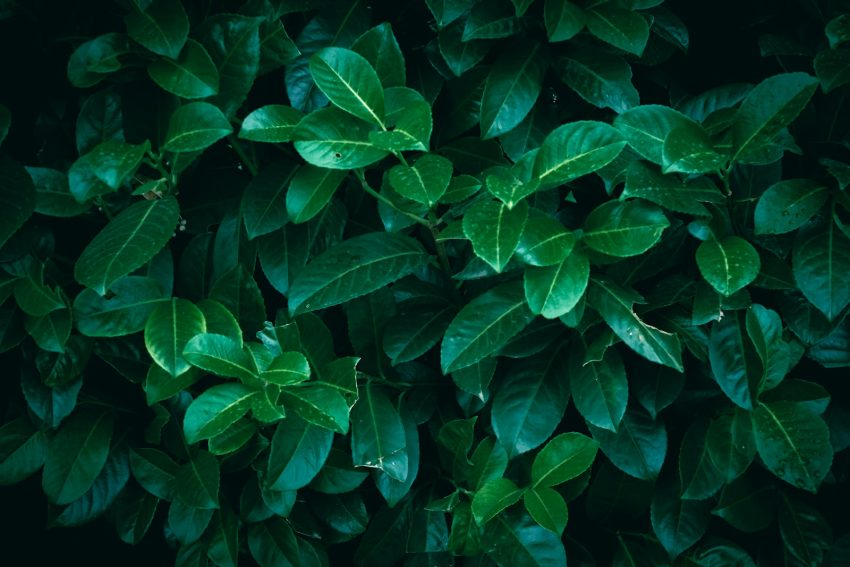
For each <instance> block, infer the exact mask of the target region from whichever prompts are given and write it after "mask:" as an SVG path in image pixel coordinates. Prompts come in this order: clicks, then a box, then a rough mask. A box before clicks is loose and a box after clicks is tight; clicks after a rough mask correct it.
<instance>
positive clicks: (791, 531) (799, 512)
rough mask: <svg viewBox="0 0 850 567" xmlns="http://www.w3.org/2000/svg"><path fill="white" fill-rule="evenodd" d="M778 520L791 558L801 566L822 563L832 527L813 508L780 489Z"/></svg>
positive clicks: (828, 544)
mask: <svg viewBox="0 0 850 567" xmlns="http://www.w3.org/2000/svg"><path fill="white" fill-rule="evenodd" d="M778 523H779V533H780V534H781V535H782V541H783V542H784V543H785V549H786V550H787V552H788V554H789V555H791V557H793V558H796V559H798V560H799V561H800V563H802V564H804V565H805V564H807V563H808V564H809V565H824V564H825V563H824V554H825V552H826V550H827V548H829V547H830V544H831V542H832V528H831V526H830V525H829V523H828V521H827V519H826V518H824V517H823V515H822V514H821V513H820V512H819V511H818V510H817V508H814V507H812V506H810V505H809V504H806V503H805V502H804V501H802V500H801V499H799V498H797V497H794V496H792V495H790V494H786V493H784V492H783V493H782V504H781V506H780V508H779V522H778ZM833 549H834V547H833ZM830 555H831V554H830Z"/></svg>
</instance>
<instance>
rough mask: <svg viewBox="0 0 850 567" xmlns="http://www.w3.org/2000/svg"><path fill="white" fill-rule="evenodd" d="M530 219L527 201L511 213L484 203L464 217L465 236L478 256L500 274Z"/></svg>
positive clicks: (510, 210) (470, 210)
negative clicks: (527, 220)
mask: <svg viewBox="0 0 850 567" xmlns="http://www.w3.org/2000/svg"><path fill="white" fill-rule="evenodd" d="M527 218H528V204H526V203H525V201H522V202H520V203H519V204H517V205H516V206H515V207H514V208H513V209H511V208H509V207H508V205H506V204H504V203H499V202H496V201H491V200H482V201H478V202H477V203H476V204H475V205H473V206H472V207H470V208H469V209H468V210H467V211H466V214H465V215H464V216H463V233H464V235H465V236H466V237H467V238H468V239H469V240H470V241H472V249H473V250H474V251H475V254H476V255H477V256H478V257H479V258H481V259H482V260H484V261H485V262H487V264H489V265H490V266H491V267H492V268H493V269H494V270H496V271H497V272H501V271H502V269H503V268H504V267H505V266H506V265H507V263H508V261H509V260H510V259H511V256H512V255H513V253H514V250H516V247H517V245H519V239H520V237H521V236H522V231H523V228H525V222H526V219H527Z"/></svg>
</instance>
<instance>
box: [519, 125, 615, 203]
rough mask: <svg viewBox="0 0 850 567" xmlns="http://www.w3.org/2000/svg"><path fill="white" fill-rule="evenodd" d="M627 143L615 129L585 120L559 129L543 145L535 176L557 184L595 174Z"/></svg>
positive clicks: (550, 184) (543, 182)
mask: <svg viewBox="0 0 850 567" xmlns="http://www.w3.org/2000/svg"><path fill="white" fill-rule="evenodd" d="M625 145H626V142H625V140H623V138H622V137H621V136H620V134H619V132H617V131H616V130H615V129H614V128H612V127H611V126H609V125H608V124H604V123H602V122H594V121H590V120H584V121H579V122H572V123H569V124H564V125H563V126H559V127H558V128H555V129H554V130H553V131H552V132H551V133H550V134H549V135H548V136H546V139H545V140H544V141H543V144H542V145H541V146H540V151H539V152H538V154H537V157H536V159H535V160H534V176H535V177H536V178H537V179H538V180H539V181H540V185H541V186H542V187H553V186H556V185H561V184H563V183H566V182H567V181H572V180H573V179H576V178H578V177H581V176H583V175H587V174H588V173H593V172H594V171H597V170H599V169H601V168H602V167H604V166H606V165H608V164H609V163H611V162H612V161H614V159H615V158H616V157H617V156H618V155H620V152H621V151H623V148H624V147H625Z"/></svg>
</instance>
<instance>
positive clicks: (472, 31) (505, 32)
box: [461, 2, 524, 42]
mask: <svg viewBox="0 0 850 567" xmlns="http://www.w3.org/2000/svg"><path fill="white" fill-rule="evenodd" d="M514 13H515V12H514V10H512V9H511V7H510V5H509V4H508V3H507V2H489V3H486V4H481V3H478V4H476V5H474V6H473V7H472V9H470V11H469V16H467V18H466V22H465V23H464V26H463V36H461V39H462V40H463V41H465V42H468V41H472V40H475V39H500V38H504V37H510V36H512V35H515V34H517V33H519V32H520V31H522V30H523V28H524V22H523V20H520V19H518V18H516V17H514Z"/></svg>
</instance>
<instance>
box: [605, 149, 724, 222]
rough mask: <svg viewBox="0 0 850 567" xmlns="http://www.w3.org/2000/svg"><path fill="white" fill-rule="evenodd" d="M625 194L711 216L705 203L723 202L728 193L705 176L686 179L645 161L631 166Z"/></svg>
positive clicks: (673, 208) (675, 208)
mask: <svg viewBox="0 0 850 567" xmlns="http://www.w3.org/2000/svg"><path fill="white" fill-rule="evenodd" d="M621 197H622V198H624V199H625V198H629V197H639V198H641V199H644V200H646V201H650V202H652V203H655V204H656V205H660V206H662V207H664V208H665V209H668V210H671V211H674V212H677V213H687V214H691V215H696V216H708V215H709V213H708V209H706V207H705V206H704V205H702V203H722V202H724V201H725V199H726V197H725V196H724V195H723V193H721V192H720V191H719V190H718V189H717V187H716V186H715V185H714V183H713V182H711V181H708V180H707V179H706V178H705V177H702V178H697V179H695V180H693V181H692V182H690V183H687V184H686V183H685V182H684V181H682V180H681V179H679V178H678V177H677V176H675V175H662V174H661V173H659V172H658V171H656V170H655V169H653V168H652V167H650V166H649V165H647V164H646V163H644V162H641V161H636V162H634V163H633V164H632V165H631V166H629V168H628V172H627V174H626V186H625V188H624V189H623V193H622V194H621Z"/></svg>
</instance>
